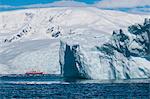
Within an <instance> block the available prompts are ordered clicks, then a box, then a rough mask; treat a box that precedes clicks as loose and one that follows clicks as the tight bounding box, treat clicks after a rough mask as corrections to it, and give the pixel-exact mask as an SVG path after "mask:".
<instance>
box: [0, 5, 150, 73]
mask: <svg viewBox="0 0 150 99" xmlns="http://www.w3.org/2000/svg"><path fill="white" fill-rule="evenodd" d="M146 17H150V16H146V15H145V16H144V15H137V14H136V15H134V14H128V13H123V12H117V11H109V10H100V9H97V8H92V7H58V8H57V7H53V8H36V9H25V10H16V11H6V12H0V74H12V73H19V74H20V73H25V72H28V71H31V70H36V71H43V72H44V73H51V74H55V73H57V74H58V73H60V65H59V46H60V44H59V41H60V39H61V38H66V37H71V40H70V42H74V40H76V39H80V40H84V38H86V37H87V38H86V39H91V38H90V37H94V39H91V40H92V41H91V42H89V41H86V43H85V44H89V45H91V44H97V43H95V42H97V41H98V42H101V43H102V44H103V43H105V41H107V40H109V39H108V38H109V37H110V36H111V34H112V31H113V30H118V29H120V28H121V29H124V30H125V31H127V27H128V26H129V25H131V24H133V23H142V22H143V20H144V18H146ZM81 34H82V35H83V37H82V36H81V37H80V35H81ZM74 35H79V37H78V38H76V37H75V38H74ZM84 35H86V36H85V37H84ZM87 35H88V36H87ZM99 38H103V39H100V40H99ZM79 42H80V41H79ZM101 43H100V44H101ZM88 47H91V46H88ZM87 50H88V49H87ZM95 53H97V52H95ZM95 62H96V61H95ZM94 64H96V63H94ZM104 68H105V67H104Z"/></svg>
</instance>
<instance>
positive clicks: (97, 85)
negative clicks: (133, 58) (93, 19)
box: [0, 75, 150, 99]
mask: <svg viewBox="0 0 150 99" xmlns="http://www.w3.org/2000/svg"><path fill="white" fill-rule="evenodd" d="M12 98H14V99H16V98H17V99H22V98H25V99H26V98H28V99H41V98H42V99H87V98H92V99H150V79H135V80H111V81H107V80H106V81H98V80H85V79H64V78H62V77H60V76H59V75H34V76H33V75H7V76H3V77H0V99H12Z"/></svg>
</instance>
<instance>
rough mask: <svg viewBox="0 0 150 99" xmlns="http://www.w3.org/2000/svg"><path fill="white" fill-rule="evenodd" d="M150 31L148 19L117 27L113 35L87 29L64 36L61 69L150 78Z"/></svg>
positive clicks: (84, 74)
mask: <svg viewBox="0 0 150 99" xmlns="http://www.w3.org/2000/svg"><path fill="white" fill-rule="evenodd" d="M89 34H90V35H89ZM96 35H98V36H96ZM149 35H150V20H149V19H145V22H144V24H137V25H132V26H129V27H128V31H125V32H124V31H123V30H121V29H120V30H119V31H114V32H113V34H112V36H111V37H109V36H108V37H106V36H103V35H102V34H101V35H100V34H97V33H96V34H94V33H86V34H79V35H74V36H68V37H66V38H63V39H62V40H61V45H60V46H61V47H60V65H61V68H62V72H61V73H62V75H63V76H64V77H81V78H88V79H132V78H150V61H149V60H148V59H147V57H149V56H150V54H149V52H150V36H149Z"/></svg>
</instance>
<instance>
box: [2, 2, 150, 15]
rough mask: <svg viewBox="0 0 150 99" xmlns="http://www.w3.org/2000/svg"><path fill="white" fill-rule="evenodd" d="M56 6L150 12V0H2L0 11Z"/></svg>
mask: <svg viewBox="0 0 150 99" xmlns="http://www.w3.org/2000/svg"><path fill="white" fill-rule="evenodd" d="M55 6H56V7H62V6H64V7H66V6H69V7H70V6H71V7H72V6H74V7H75V6H92V7H97V8H102V9H110V10H120V11H125V12H140V13H143V12H144V13H150V0H0V11H8V10H17V9H27V8H38V7H55Z"/></svg>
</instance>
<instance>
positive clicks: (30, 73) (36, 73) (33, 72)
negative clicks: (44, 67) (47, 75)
mask: <svg viewBox="0 0 150 99" xmlns="http://www.w3.org/2000/svg"><path fill="white" fill-rule="evenodd" d="M25 74H27V75H41V74H44V73H43V72H38V71H30V72H26V73H25Z"/></svg>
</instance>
